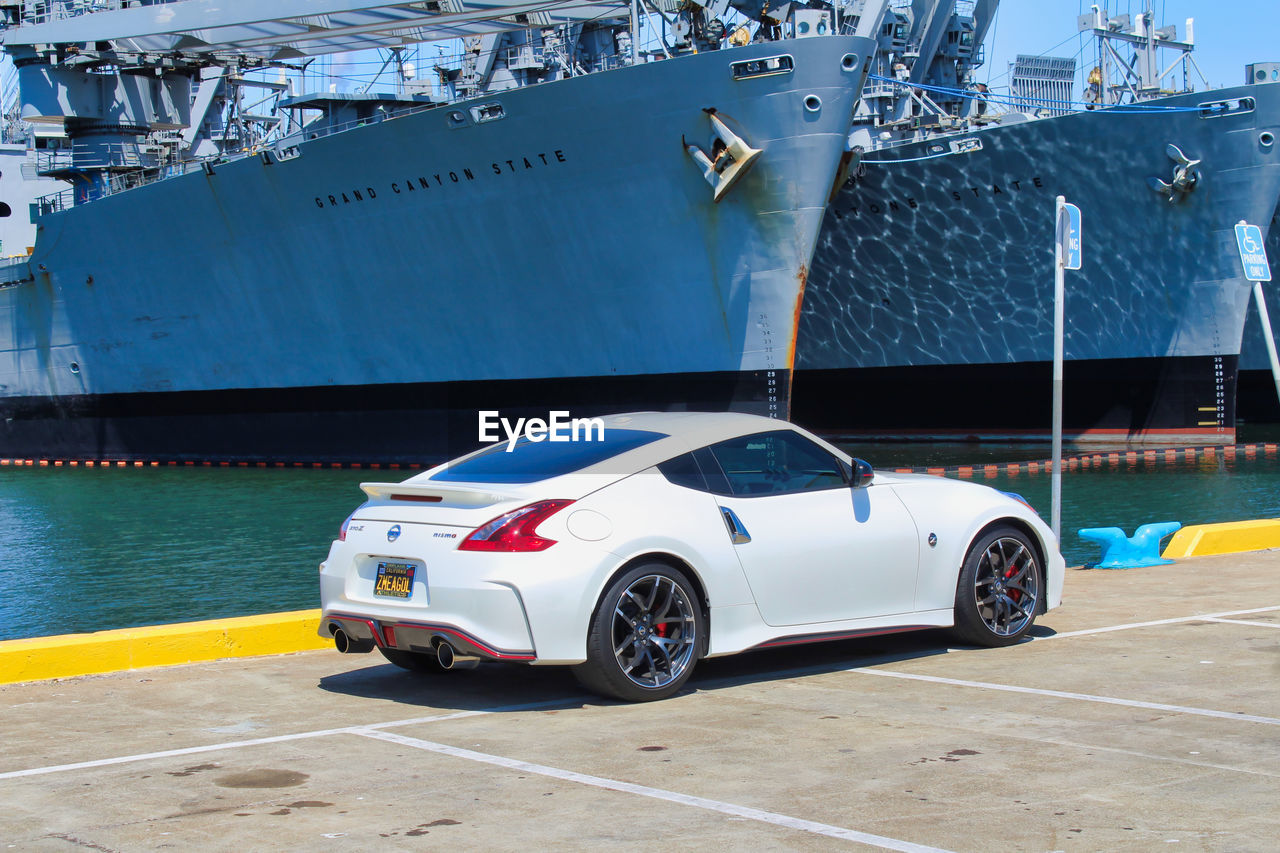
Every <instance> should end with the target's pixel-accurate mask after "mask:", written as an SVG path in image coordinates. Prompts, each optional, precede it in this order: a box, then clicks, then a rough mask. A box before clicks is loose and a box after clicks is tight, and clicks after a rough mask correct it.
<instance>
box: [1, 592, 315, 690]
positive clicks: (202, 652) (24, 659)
mask: <svg viewBox="0 0 1280 853" xmlns="http://www.w3.org/2000/svg"><path fill="white" fill-rule="evenodd" d="M319 627H320V611H319V610H294V611H291V612H289V613H268V614H266V615H264V616H240V617H236V618H232V619H216V620H210V621H207V622H184V623H180V624H177V625H155V626H151V627H146V628H121V629H118V630H115V631H97V632H95V633H92V634H64V635H62V636H58V637H33V638H31V639H24V640H5V641H3V642H0V684H12V683H14V682H16V681H42V680H44V679H48V678H67V677H69V676H73V675H92V674H96V673H103V672H117V671H119V670H123V669H140V668H142V667H147V666H171V665H173V664H179V663H195V662H197V661H208V660H217V659H219V658H240V657H253V656H255V655H278V654H287V653H289V652H300V651H306V650H308V649H322V648H329V647H331V646H332V644H333V641H332V640H326V639H325V638H323V637H320V636H318V635H317V634H316V630H317V629H318V628H319Z"/></svg>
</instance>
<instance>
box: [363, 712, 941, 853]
mask: <svg viewBox="0 0 1280 853" xmlns="http://www.w3.org/2000/svg"><path fill="white" fill-rule="evenodd" d="M352 734H359V735H363V736H365V737H371V738H376V739H377V740H383V741H387V742H388V743H395V744H400V745H401V746H409V747H413V748H414V749H421V750H425V751H427V752H435V753H439V754H440V755H448V756H452V757H453V758H462V759H466V760H467V761H478V762H480V763H482V764H492V765H495V766H497V767H505V768H507V769H509V770H519V771H520V772H522V773H535V774H537V775H539V776H549V777H551V778H552V779H560V780H563V781H566V782H577V783H578V784H581V785H590V786H592V787H595V788H604V789H606V790H610V791H621V792H623V793H627V794H637V795H639V796H642V797H653V798H654V799H658V800H666V801H667V802H670V803H679V804H680V805H684V806H692V807H693V808H698V809H707V810H708V811H713V812H720V813H721V814H727V815H732V816H734V817H741V818H746V819H748V820H756V821H760V822H762V823H768V824H773V825H774V826H781V827H785V828H787V829H797V830H800V831H802V832H812V833H816V834H818V835H825V836H827V837H829V838H839V839H842V840H844V841H857V842H860V843H862V844H868V845H871V846H873V847H879V848H882V849H884V850H902V851H910V852H911V853H938V851H940V850H941V848H938V847H928V846H925V845H922V844H913V843H911V842H910V841H900V840H898V839H896V838H886V837H884V836H882V835H871V834H870V833H866V832H858V831H857V830H856V829H845V828H843V827H839V826H831V825H830V824H826V823H817V822H815V821H811V820H804V819H803V818H798V817H790V816H788V815H783V814H777V813H776V812H766V811H762V810H760V809H753V808H750V807H748V806H739V805H734V804H733V803H723V802H720V801H719V800H709V799H707V798H705V797H695V796H691V795H689V794H679V793H676V792H675V791H665V790H663V789H661V788H650V787H649V786H647V785H636V784H633V783H631V782H621V781H618V780H617V779H605V778H603V777H600V776H589V775H587V774H585V773H575V772H574V771H572V770H561V769H560V768H558V767H547V766H546V765H544V764H531V763H529V762H527V761H520V760H518V759H514V758H503V757H502V756H499V755H489V754H487V753H484V752H475V751H474V750H470V749H460V748H458V747H456V746H448V745H446V744H443V743H434V742H433V741H429V740H420V739H419V738H414V737H405V736H404V735H398V734H395V733H393V732H384V731H372V730H370V731H359V730H355V731H353V732H352Z"/></svg>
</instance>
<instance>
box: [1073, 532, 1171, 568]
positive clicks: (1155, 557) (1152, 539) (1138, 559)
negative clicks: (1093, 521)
mask: <svg viewBox="0 0 1280 853" xmlns="http://www.w3.org/2000/svg"><path fill="white" fill-rule="evenodd" d="M1181 528H1182V523H1181V522H1178V521H1157V522H1153V523H1151V524H1144V525H1142V526H1141V527H1139V528H1138V529H1137V530H1136V531H1135V532H1134V534H1133V537H1132V538H1129V537H1126V536H1125V535H1124V531H1123V530H1121V529H1120V528H1119V527H1086V528H1084V529H1082V530H1078V531H1076V532H1077V533H1079V534H1080V537H1081V538H1082V539H1088V540H1089V541H1091V542H1097V543H1098V544H1100V545H1101V546H1102V559H1101V560H1099V561H1098V562H1096V563H1086V564H1085V568H1086V569H1137V568H1141V567H1142V566H1163V565H1164V564H1166V563H1172V562H1173V560H1166V559H1163V558H1162V557H1161V556H1160V540H1161V539H1163V538H1165V537H1166V536H1172V535H1173V534H1174V533H1176V532H1177V531H1178V530H1180V529H1181Z"/></svg>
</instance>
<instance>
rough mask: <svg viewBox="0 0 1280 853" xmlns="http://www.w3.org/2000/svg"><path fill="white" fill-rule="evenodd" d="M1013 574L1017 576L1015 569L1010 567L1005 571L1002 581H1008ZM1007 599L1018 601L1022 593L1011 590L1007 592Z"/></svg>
mask: <svg viewBox="0 0 1280 853" xmlns="http://www.w3.org/2000/svg"><path fill="white" fill-rule="evenodd" d="M1015 574H1017V567H1016V566H1010V567H1009V568H1007V569H1005V572H1004V579H1005V580H1008V579H1009V578H1011V577H1013V576H1014V575H1015ZM1009 597H1010V598H1012V599H1013V600H1014V601H1019V600H1021V598H1022V593H1021V592H1019V591H1018V590H1016V589H1011V590H1009Z"/></svg>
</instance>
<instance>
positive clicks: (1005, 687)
mask: <svg viewBox="0 0 1280 853" xmlns="http://www.w3.org/2000/svg"><path fill="white" fill-rule="evenodd" d="M841 671H842V672H856V673H860V674H862V675H879V676H881V677H884V678H903V679H906V680H908V681H927V682H929V683H930V684H950V685H952V686H955V687H978V688H981V689H983V690H998V691H1001V692H1004V693H1028V694H1031V695H1034V696H1048V697H1051V698H1054V699H1074V700H1076V701H1079V702H1098V703H1100V704H1103V705H1122V706H1124V707H1126V708H1144V709H1147V710H1150V711H1169V712H1172V713H1175V714H1193V715H1195V716H1197V717H1214V718H1216V719H1219V720H1235V721H1238V722H1245V723H1261V724H1263V725H1266V726H1280V719H1277V718H1276V717H1259V716H1256V715H1254V714H1239V713H1235V712H1233V711H1215V710H1213V709H1211V708H1191V707H1187V706H1185V705H1164V704H1161V703H1159V702H1140V701H1138V700H1136V699H1117V698H1115V697H1113V696H1094V695H1092V694H1090V693H1067V692H1065V691H1062V690H1041V689H1039V688H1036V687H1017V686H1015V685H1012V684H993V683H991V682H987V681H963V680H961V679H958V678H942V677H940V676H937V675H917V674H915V673H912V672H892V671H890V670H887V669H871V668H870V667H851V668H849V669H845V670H841Z"/></svg>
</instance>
